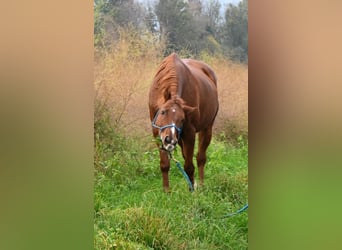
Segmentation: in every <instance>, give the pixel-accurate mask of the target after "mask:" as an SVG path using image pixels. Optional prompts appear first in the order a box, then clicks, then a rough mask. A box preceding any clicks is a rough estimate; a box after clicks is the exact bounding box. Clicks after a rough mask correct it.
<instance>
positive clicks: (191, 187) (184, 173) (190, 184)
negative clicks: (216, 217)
mask: <svg viewBox="0 0 342 250" xmlns="http://www.w3.org/2000/svg"><path fill="white" fill-rule="evenodd" d="M169 156H170V159H172V160H174V161H175V162H176V166H177V168H178V169H179V171H181V173H182V174H183V176H184V178H185V180H186V182H187V183H188V185H189V188H190V191H191V192H193V191H194V187H193V185H192V183H191V181H190V178H189V176H188V175H187V173H186V172H185V171H184V169H183V168H182V166H181V164H180V162H179V161H177V160H176V159H175V158H173V156H172V154H171V153H169ZM247 208H248V204H246V205H244V206H243V207H242V208H240V209H239V210H237V211H236V212H235V213H230V214H226V215H224V216H222V218H227V217H232V216H234V215H237V214H239V213H242V212H243V211H245V210H246V209H247Z"/></svg>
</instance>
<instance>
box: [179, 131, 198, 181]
mask: <svg viewBox="0 0 342 250" xmlns="http://www.w3.org/2000/svg"><path fill="white" fill-rule="evenodd" d="M195 136H196V132H195V131H191V132H190V131H188V132H187V134H186V135H185V136H184V137H183V138H182V140H183V141H182V154H183V157H184V170H185V172H186V174H187V175H188V176H189V179H190V181H191V183H192V186H194V184H195V179H194V172H195V167H194V163H193V161H192V159H193V156H194V146H195Z"/></svg>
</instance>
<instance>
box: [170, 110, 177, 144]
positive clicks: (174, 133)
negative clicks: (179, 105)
mask: <svg viewBox="0 0 342 250" xmlns="http://www.w3.org/2000/svg"><path fill="white" fill-rule="evenodd" d="M172 113H176V109H172ZM172 125H176V124H175V123H174V122H172ZM171 135H172V137H171V138H172V143H173V140H174V138H177V137H176V129H175V127H171Z"/></svg>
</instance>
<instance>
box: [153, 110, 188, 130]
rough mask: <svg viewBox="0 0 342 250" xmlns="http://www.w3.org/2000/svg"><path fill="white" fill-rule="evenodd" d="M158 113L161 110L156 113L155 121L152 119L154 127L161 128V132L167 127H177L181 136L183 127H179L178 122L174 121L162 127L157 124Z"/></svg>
mask: <svg viewBox="0 0 342 250" xmlns="http://www.w3.org/2000/svg"><path fill="white" fill-rule="evenodd" d="M158 115H159V110H158V112H157V113H156V114H155V116H154V118H153V121H152V127H153V128H157V129H159V131H160V132H161V131H163V130H164V129H166V128H175V129H176V130H177V132H178V136H180V134H181V133H182V128H179V127H177V126H176V124H173V123H172V124H168V125H165V126H162V127H160V126H158V125H157V124H156V120H157V117H158Z"/></svg>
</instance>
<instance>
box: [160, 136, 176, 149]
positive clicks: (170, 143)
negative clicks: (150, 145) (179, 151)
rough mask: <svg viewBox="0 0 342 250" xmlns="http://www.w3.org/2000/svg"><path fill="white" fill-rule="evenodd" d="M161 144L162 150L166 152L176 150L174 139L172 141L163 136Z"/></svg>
mask: <svg viewBox="0 0 342 250" xmlns="http://www.w3.org/2000/svg"><path fill="white" fill-rule="evenodd" d="M162 142H163V148H164V149H165V150H166V151H169V152H171V151H173V150H174V149H175V148H176V145H177V142H178V141H177V140H176V139H172V138H171V137H170V136H168V135H167V136H165V137H164V138H162Z"/></svg>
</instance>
